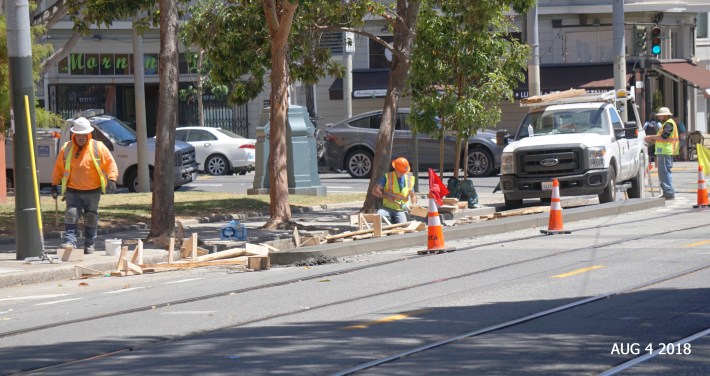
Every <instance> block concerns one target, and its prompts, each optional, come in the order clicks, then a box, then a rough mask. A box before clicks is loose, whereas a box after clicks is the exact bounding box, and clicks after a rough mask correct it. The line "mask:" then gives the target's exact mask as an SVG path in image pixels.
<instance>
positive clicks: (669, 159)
mask: <svg viewBox="0 0 710 376" xmlns="http://www.w3.org/2000/svg"><path fill="white" fill-rule="evenodd" d="M656 163H657V165H658V180H659V181H660V183H661V190H662V191H663V195H664V196H675V190H674V189H673V175H672V173H671V169H672V168H673V156H672V155H664V154H657V155H656Z"/></svg>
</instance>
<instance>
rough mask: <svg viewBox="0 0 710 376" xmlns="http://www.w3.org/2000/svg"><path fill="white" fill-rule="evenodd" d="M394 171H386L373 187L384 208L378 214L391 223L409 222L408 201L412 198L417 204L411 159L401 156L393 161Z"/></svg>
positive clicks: (414, 203) (373, 192)
mask: <svg viewBox="0 0 710 376" xmlns="http://www.w3.org/2000/svg"><path fill="white" fill-rule="evenodd" d="M392 167H393V168H394V171H390V172H388V173H386V174H385V175H384V176H383V177H381V178H380V180H379V181H378V182H377V184H376V185H375V187H374V188H372V194H373V195H374V196H375V197H377V198H381V199H382V208H380V209H379V210H378V211H377V214H379V215H381V216H382V217H383V218H387V220H388V221H390V223H403V222H407V211H408V210H407V209H408V205H407V202H408V201H409V200H410V199H411V200H412V204H413V205H416V203H417V195H416V194H415V193H414V176H412V174H410V173H409V171H410V168H409V161H407V159H406V158H404V157H399V158H397V159H395V160H394V161H392Z"/></svg>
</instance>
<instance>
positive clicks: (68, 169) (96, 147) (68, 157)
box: [62, 139, 106, 194]
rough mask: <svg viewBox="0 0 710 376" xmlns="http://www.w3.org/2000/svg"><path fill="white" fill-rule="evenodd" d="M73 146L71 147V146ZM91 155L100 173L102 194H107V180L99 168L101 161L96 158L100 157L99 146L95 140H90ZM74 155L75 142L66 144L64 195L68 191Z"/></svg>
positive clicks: (63, 179)
mask: <svg viewBox="0 0 710 376" xmlns="http://www.w3.org/2000/svg"><path fill="white" fill-rule="evenodd" d="M69 144H71V146H69ZM86 146H87V147H88V148H89V155H90V156H91V160H92V161H93V162H94V167H96V172H98V173H99V180H100V181H101V193H106V178H105V177H104V172H103V171H102V170H101V166H99V161H98V160H97V159H96V156H97V155H99V145H98V144H97V143H96V141H94V139H90V140H89V145H86ZM73 153H74V142H72V141H67V143H66V144H64V175H63V176H62V194H64V192H66V190H67V182H68V181H69V174H70V173H71V156H72V154H73Z"/></svg>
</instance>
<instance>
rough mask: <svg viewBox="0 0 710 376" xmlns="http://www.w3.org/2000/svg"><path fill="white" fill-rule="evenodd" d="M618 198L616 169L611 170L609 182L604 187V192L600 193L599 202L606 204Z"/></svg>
mask: <svg viewBox="0 0 710 376" xmlns="http://www.w3.org/2000/svg"><path fill="white" fill-rule="evenodd" d="M615 200H616V172H615V171H614V169H613V168H612V169H610V170H609V184H607V185H606V188H604V192H602V194H600V195H599V203H600V204H606V203H607V202H614V201H615Z"/></svg>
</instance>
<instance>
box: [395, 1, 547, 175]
mask: <svg viewBox="0 0 710 376" xmlns="http://www.w3.org/2000/svg"><path fill="white" fill-rule="evenodd" d="M426 2H427V3H428V4H427V5H428V6H423V7H422V12H421V14H420V16H419V23H418V25H417V38H416V42H415V45H416V47H415V49H414V53H413V56H412V72H411V75H410V81H409V82H410V87H411V91H412V113H411V115H410V118H411V120H412V125H413V131H414V132H420V133H431V134H434V135H435V136H436V137H438V138H439V139H440V140H442V141H443V139H444V137H443V135H444V132H446V131H450V132H453V133H454V134H455V135H456V137H457V142H456V153H455V154H454V155H455V156H456V157H455V158H456V160H455V161H454V165H455V167H454V177H455V178H458V170H459V162H460V161H461V158H460V156H461V155H462V153H461V143H462V142H463V144H464V147H465V149H464V151H463V155H464V156H468V142H467V140H468V138H469V136H472V135H474V134H476V132H477V131H478V130H479V129H482V128H485V127H486V126H490V125H493V124H496V123H498V121H500V115H501V110H500V107H499V105H498V104H499V103H500V101H501V100H511V101H512V100H513V89H514V88H515V87H516V86H517V85H518V84H519V82H521V81H522V80H524V75H523V72H524V70H525V66H526V61H527V56H528V53H529V49H528V47H527V45H525V44H523V43H522V42H521V41H520V40H517V39H516V38H514V37H513V36H512V32H513V31H516V30H515V27H514V25H513V24H512V22H511V19H510V17H509V15H508V14H509V12H510V10H511V8H512V9H513V10H515V11H516V12H518V14H520V13H523V12H524V11H525V10H526V9H527V8H528V7H530V6H531V5H532V4H533V3H534V0H517V1H510V0H490V1H485V2H484V1H476V2H462V1H455V0H426ZM440 155H441V157H440V163H441V165H440V166H441V168H440V171H441V173H443V163H444V161H443V155H444V150H443V143H442V148H441V154H440ZM463 161H464V166H463V169H464V173H465V174H466V173H467V171H468V166H467V163H468V158H463Z"/></svg>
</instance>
